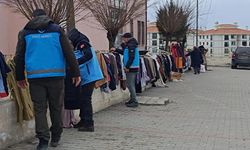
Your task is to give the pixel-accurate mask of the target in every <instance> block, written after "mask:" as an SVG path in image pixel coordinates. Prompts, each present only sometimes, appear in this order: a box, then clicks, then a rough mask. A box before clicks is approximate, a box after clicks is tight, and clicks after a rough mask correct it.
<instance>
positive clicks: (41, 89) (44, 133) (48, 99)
mask: <svg viewBox="0 0 250 150" xmlns="http://www.w3.org/2000/svg"><path fill="white" fill-rule="evenodd" d="M29 87H30V95H31V99H32V101H33V105H34V111H35V123H36V137H37V138H39V139H44V140H47V141H49V139H50V131H51V135H52V139H53V140H59V139H60V137H61V134H62V132H63V121H62V108H63V101H64V79H63V78H45V79H33V80H29ZM48 106H49V110H50V118H51V123H52V126H51V128H50V129H49V127H48V122H47V109H48Z"/></svg>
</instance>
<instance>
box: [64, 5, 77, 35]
mask: <svg viewBox="0 0 250 150" xmlns="http://www.w3.org/2000/svg"><path fill="white" fill-rule="evenodd" d="M69 1H70V3H69V6H68V11H67V13H68V14H67V16H69V18H68V20H67V22H66V25H67V32H69V31H70V30H72V29H73V28H75V26H76V24H75V22H76V21H75V12H74V1H73V0H69Z"/></svg>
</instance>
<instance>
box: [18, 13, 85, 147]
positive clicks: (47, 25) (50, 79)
mask: <svg viewBox="0 0 250 150" xmlns="http://www.w3.org/2000/svg"><path fill="white" fill-rule="evenodd" d="M65 60H66V63H67V64H68V66H69V67H70V69H71V73H72V75H73V78H72V82H73V83H74V84H75V85H76V86H78V85H79V83H80V81H81V78H80V71H79V66H78V63H77V61H76V59H75V56H74V53H73V47H72V46H71V44H70V43H69V40H68V38H67V36H66V35H65V33H64V31H63V29H62V28H61V27H60V26H59V25H57V24H55V23H53V21H52V20H51V19H50V18H49V17H47V16H46V13H45V11H44V10H42V9H37V10H35V11H34V12H33V19H32V20H31V21H30V22H29V23H28V24H27V25H26V26H25V27H24V29H23V30H22V31H20V32H19V35H18V43H17V49H16V55H15V63H16V80H17V81H18V85H19V87H20V88H25V87H26V86H27V82H26V80H25V73H24V72H25V69H26V72H27V78H28V82H29V87H30V94H31V99H32V101H33V105H34V111H35V122H36V134H37V135H36V137H37V138H39V145H38V146H37V150H47V149H48V143H49V140H50V131H51V137H52V138H51V146H52V147H57V145H58V142H59V140H60V138H61V134H62V131H63V123H62V108H63V102H64V76H65V67H66V64H65ZM48 105H49V110H50V118H51V122H52V126H51V128H50V129H49V127H48V123H47V117H46V114H47V108H48Z"/></svg>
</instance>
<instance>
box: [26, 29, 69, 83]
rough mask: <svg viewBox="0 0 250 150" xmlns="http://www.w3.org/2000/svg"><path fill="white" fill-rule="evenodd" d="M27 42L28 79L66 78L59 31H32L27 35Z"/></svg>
mask: <svg viewBox="0 0 250 150" xmlns="http://www.w3.org/2000/svg"><path fill="white" fill-rule="evenodd" d="M52 26H53V25H52ZM25 40H26V52H25V67H26V71H27V77H28V79H35V78H47V77H64V76H65V60H64V55H63V50H62V47H61V43H60V32H59V30H54V31H53V30H50V31H49V32H48V31H44V32H41V31H40V32H39V31H36V32H34V31H32V32H30V33H27V34H26V35H25Z"/></svg>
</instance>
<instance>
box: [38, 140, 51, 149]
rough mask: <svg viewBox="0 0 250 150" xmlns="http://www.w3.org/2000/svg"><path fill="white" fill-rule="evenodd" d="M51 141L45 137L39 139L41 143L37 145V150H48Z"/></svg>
mask: <svg viewBox="0 0 250 150" xmlns="http://www.w3.org/2000/svg"><path fill="white" fill-rule="evenodd" d="M48 145H49V141H47V140H44V139H39V144H38V145H37V147H36V149H37V150H48V147H49V146H48Z"/></svg>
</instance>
